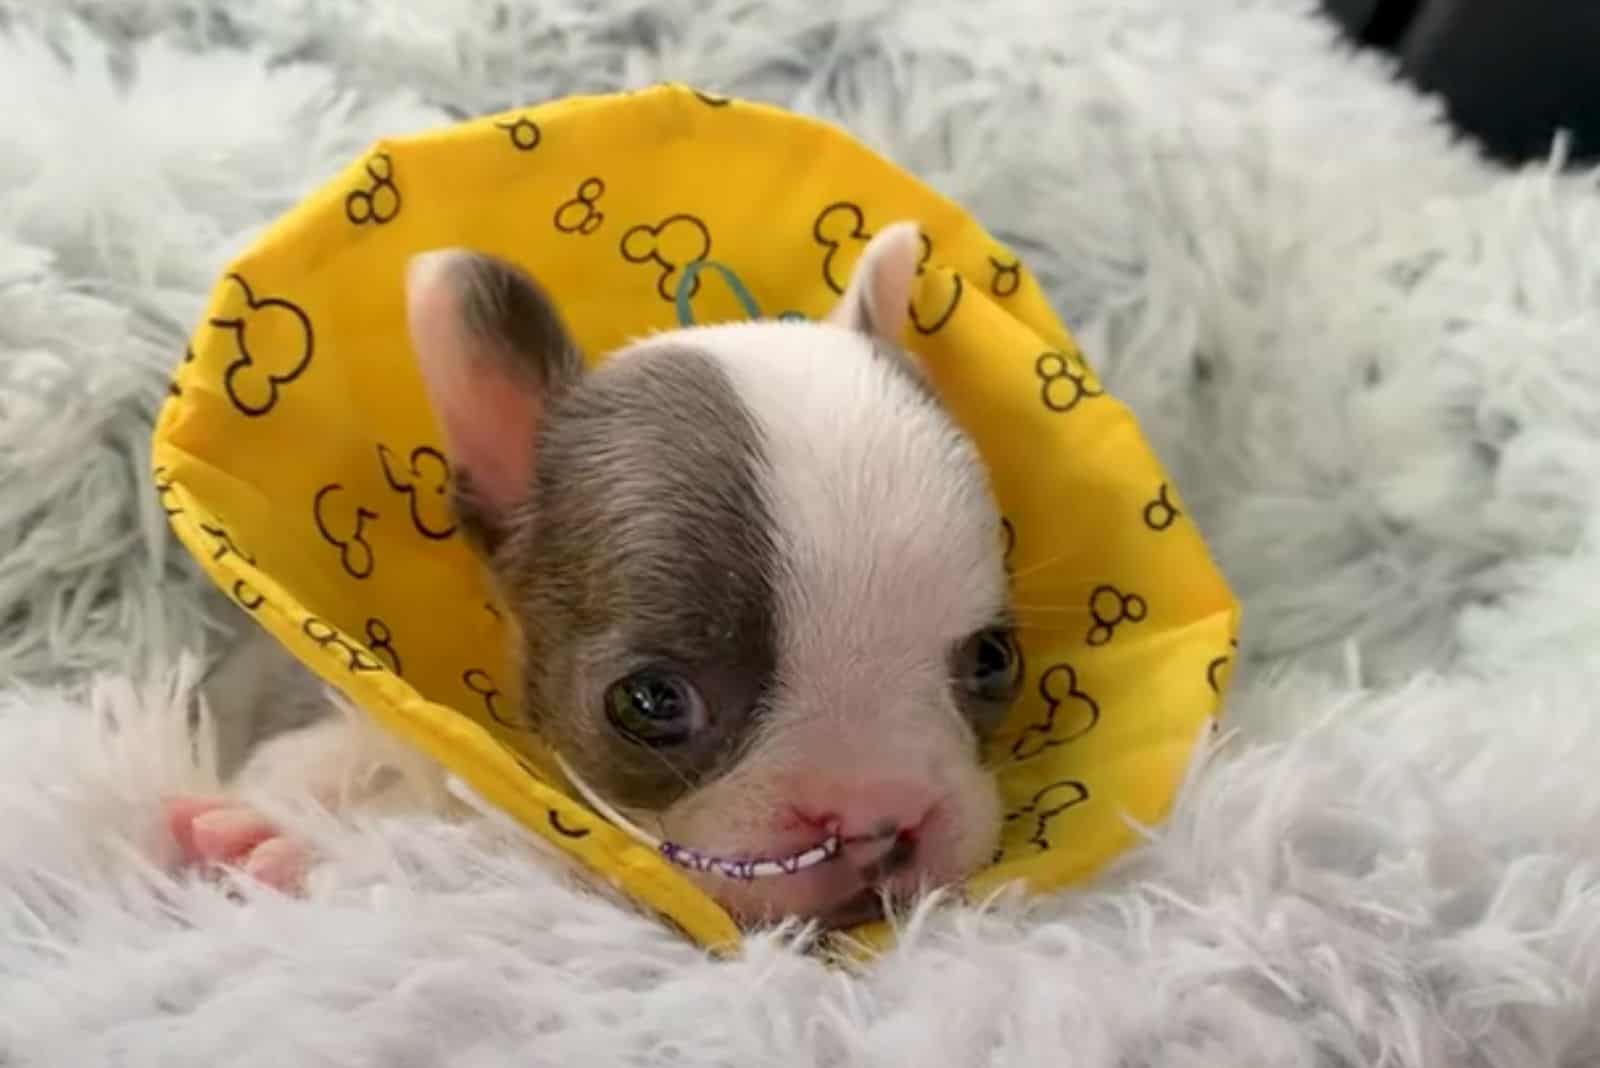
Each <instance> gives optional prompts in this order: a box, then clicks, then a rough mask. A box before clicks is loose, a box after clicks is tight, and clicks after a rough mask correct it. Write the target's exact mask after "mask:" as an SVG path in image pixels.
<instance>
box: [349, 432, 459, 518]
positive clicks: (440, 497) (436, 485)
mask: <svg viewBox="0 0 1600 1068" xmlns="http://www.w3.org/2000/svg"><path fill="white" fill-rule="evenodd" d="M392 455H393V453H391V452H390V451H389V449H388V446H385V445H379V446H378V465H379V466H380V467H382V468H383V479H384V481H385V482H387V483H389V488H390V489H392V490H394V491H395V492H396V493H399V494H401V495H403V496H404V497H405V498H406V501H407V503H408V504H409V505H410V509H411V525H412V526H414V527H416V528H417V533H418V534H421V535H422V536H423V537H424V538H427V539H429V540H430V541H446V540H448V539H449V538H450V537H451V536H452V535H453V534H455V532H456V522H455V513H454V511H452V509H451V505H450V461H448V460H446V459H445V457H444V453H442V452H440V451H439V450H438V449H435V448H432V447H431V446H428V445H418V446H417V447H416V448H414V449H412V450H411V456H410V459H409V466H408V470H409V471H410V473H411V478H412V479H413V481H411V482H406V481H404V480H402V479H400V478H398V477H396V475H395V471H394V468H393V467H392V466H391V465H390V463H389V458H390V457H391V456H392ZM419 460H421V461H426V466H428V467H431V468H432V469H433V471H434V473H435V475H436V477H434V478H430V479H426V480H425V481H424V484H423V485H421V486H420V487H419V484H418V481H417V480H422V479H423V473H422V471H420V470H418V468H417V463H418V461H419ZM424 490H425V491H427V492H428V494H429V496H428V500H430V501H433V502H435V506H436V507H437V509H438V515H436V516H435V517H434V518H435V519H438V518H439V517H440V516H442V517H443V519H442V521H441V522H436V523H429V522H427V520H426V517H424V516H423V514H422V513H423V511H424V510H425V509H424V508H423V506H422V505H421V503H420V496H419V494H420V493H421V492H422V491H424ZM372 518H374V519H376V518H377V516H375V515H374V516H372ZM357 533H359V530H358V531H357Z"/></svg>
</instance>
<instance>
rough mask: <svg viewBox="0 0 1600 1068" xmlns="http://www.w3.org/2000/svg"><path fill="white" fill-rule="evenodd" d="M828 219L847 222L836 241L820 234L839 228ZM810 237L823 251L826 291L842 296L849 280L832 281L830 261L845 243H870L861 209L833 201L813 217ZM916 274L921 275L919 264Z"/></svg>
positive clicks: (854, 205) (823, 273) (832, 260)
mask: <svg viewBox="0 0 1600 1068" xmlns="http://www.w3.org/2000/svg"><path fill="white" fill-rule="evenodd" d="M830 219H834V220H845V221H848V222H849V224H850V225H849V229H848V230H846V231H845V232H844V233H843V234H840V235H839V236H838V237H833V236H830V234H829V233H825V232H824V230H825V229H826V230H827V231H831V232H832V233H838V230H839V226H840V223H839V222H829V220H830ZM811 237H812V239H813V240H815V241H816V243H817V244H819V245H821V246H822V247H823V249H824V250H825V251H824V252H823V254H822V281H823V282H824V283H825V284H826V285H827V287H828V288H829V289H831V290H833V291H834V292H835V293H837V294H839V295H840V296H843V295H844V290H845V286H846V285H848V284H849V282H850V279H849V278H848V277H846V278H844V279H843V280H842V281H841V280H839V279H836V278H835V277H834V272H833V268H834V262H835V261H834V257H835V256H837V255H838V254H839V249H840V247H841V246H842V245H843V244H844V243H845V242H846V241H857V242H860V243H861V244H866V243H867V242H868V241H870V240H871V239H872V235H871V234H870V233H868V232H867V217H866V215H864V214H863V213H862V211H861V205H859V204H854V203H851V202H850V201H848V200H836V201H834V202H833V203H832V204H829V205H828V206H827V207H825V208H823V209H822V210H821V211H820V212H818V213H817V217H816V220H815V221H813V222H812V224H811ZM918 271H919V272H920V271H921V265H920V264H919V265H918Z"/></svg>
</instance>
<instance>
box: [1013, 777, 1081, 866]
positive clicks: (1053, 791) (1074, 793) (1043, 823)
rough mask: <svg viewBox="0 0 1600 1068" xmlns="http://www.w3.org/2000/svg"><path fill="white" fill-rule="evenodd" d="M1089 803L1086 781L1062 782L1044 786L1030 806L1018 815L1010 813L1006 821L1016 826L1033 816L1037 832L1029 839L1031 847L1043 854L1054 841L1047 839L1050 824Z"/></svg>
mask: <svg viewBox="0 0 1600 1068" xmlns="http://www.w3.org/2000/svg"><path fill="white" fill-rule="evenodd" d="M1087 800H1089V787H1087V786H1086V785H1084V784H1083V782H1082V781H1080V780H1078V779H1058V780H1056V781H1055V782H1053V783H1050V784H1049V785H1048V786H1044V787H1041V788H1040V789H1039V791H1038V792H1037V793H1035V794H1034V795H1033V799H1032V800H1030V801H1029V802H1028V803H1027V804H1026V805H1023V806H1022V807H1021V808H1019V809H1017V810H1016V811H1015V812H1008V813H1006V815H1005V822H1006V823H1013V822H1015V821H1017V820H1020V819H1023V818H1025V817H1028V816H1032V817H1033V818H1034V825H1033V833H1032V834H1030V835H1029V836H1028V844H1029V845H1032V846H1035V847H1037V848H1038V850H1039V852H1041V853H1046V852H1049V850H1050V839H1049V838H1048V837H1047V834H1048V832H1049V830H1050V821H1051V820H1053V819H1055V818H1056V817H1057V816H1059V815H1061V814H1062V813H1063V812H1066V811H1067V810H1068V809H1072V808H1077V807H1078V806H1079V805H1081V804H1083V803H1084V802H1085V801H1087ZM1047 803H1048V807H1047Z"/></svg>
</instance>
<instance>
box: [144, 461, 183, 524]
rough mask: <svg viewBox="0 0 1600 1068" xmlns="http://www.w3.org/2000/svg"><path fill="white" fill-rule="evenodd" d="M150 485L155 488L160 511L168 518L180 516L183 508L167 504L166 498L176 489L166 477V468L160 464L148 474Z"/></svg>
mask: <svg viewBox="0 0 1600 1068" xmlns="http://www.w3.org/2000/svg"><path fill="white" fill-rule="evenodd" d="M150 483H151V485H153V486H155V488H156V502H157V503H158V504H160V505H161V510H162V511H163V512H165V513H166V514H167V515H168V516H175V515H182V514H183V508H182V507H180V506H177V505H172V504H168V503H167V497H168V496H169V495H170V494H171V493H172V492H173V490H175V489H176V488H177V487H176V486H174V484H173V482H172V479H170V478H168V477H167V466H166V464H162V465H161V466H160V467H157V468H155V469H154V470H152V471H151V472H150Z"/></svg>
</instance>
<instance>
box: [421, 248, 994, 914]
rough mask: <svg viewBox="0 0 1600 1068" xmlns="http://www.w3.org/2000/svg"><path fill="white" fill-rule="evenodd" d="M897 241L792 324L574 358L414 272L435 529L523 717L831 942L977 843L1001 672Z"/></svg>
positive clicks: (474, 266)
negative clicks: (491, 614) (463, 559)
mask: <svg viewBox="0 0 1600 1068" xmlns="http://www.w3.org/2000/svg"><path fill="white" fill-rule="evenodd" d="M918 251H919V241H918V237H917V231H916V228H915V227H914V226H913V225H911V224H899V225H896V226H893V227H890V228H888V229H885V230H883V231H882V232H881V233H880V234H879V235H878V236H877V237H876V238H874V239H873V240H872V241H871V242H870V243H869V245H868V247H867V248H866V250H865V251H864V253H863V255H862V258H861V260H860V264H859V266H858V267H857V269H856V273H855V275H854V277H853V279H852V281H851V283H850V285H849V287H848V289H847V291H846V292H845V294H844V295H843V297H842V298H841V299H840V301H839V303H838V305H837V307H836V308H835V309H834V310H833V312H832V313H831V314H830V315H829V316H828V318H827V321H825V322H820V323H787V322H759V323H745V324H737V325H721V326H709V327H696V328H690V329H684V330H675V331H670V332H666V333H661V334H657V335H654V336H651V337H649V338H648V339H646V340H643V341H640V342H637V343H635V344H632V345H629V346H627V347H625V348H623V349H621V350H620V351H617V352H615V353H613V354H611V355H610V356H609V358H607V359H606V360H604V361H603V362H601V363H599V364H598V366H596V367H595V368H594V369H593V370H586V369H585V366H584V362H583V361H582V360H581V359H580V356H579V354H578V352H577V351H576V349H575V348H574V346H573V343H572V341H571V339H570V338H569V336H568V334H567V331H566V330H565V328H564V326H563V324H562V320H561V317H560V315H559V313H558V312H557V310H556V309H554V308H553V307H551V305H550V303H549V302H548V300H547V299H546V298H545V296H544V295H543V292H542V290H541V289H540V288H539V287H538V286H537V285H536V284H535V283H534V282H533V281H531V280H530V279H528V278H526V277H525V276H523V275H522V274H521V273H520V272H519V271H517V270H516V269H515V268H513V267H511V266H509V265H507V264H505V263H503V262H500V261H497V260H495V259H492V258H489V257H486V256H482V255H477V254H474V253H470V252H466V251H460V250H449V251H443V252H433V253H427V254H424V255H422V256H419V257H417V258H416V259H415V260H413V262H412V264H411V266H410V268H409V270H408V275H407V290H408V308H409V318H410V327H411V332H412V338H413V343H414V347H415V349H416V352H417V356H418V359H419V362H420V366H421V371H422V376H423V379H424V382H425V383H426V387H427V391H428V395H429V397H430V400H431V403H432V405H433V408H434V411H435V414H436V416H437V418H438V422H439V424H440V426H441V427H442V429H443V432H444V435H445V438H446V444H447V446H448V449H449V452H450V454H451V456H452V459H453V461H454V464H455V468H456V475H457V486H456V498H455V501H456V508H457V511H458V514H459V517H460V519H461V522H462V526H463V529H464V530H466V531H467V532H468V534H469V536H470V537H471V538H472V540H473V541H474V543H475V545H476V546H477V548H478V550H479V552H480V553H481V554H482V556H483V557H484V559H485V560H486V561H487V563H488V565H489V568H490V570H491V571H492V573H493V575H494V578H495V580H496V581H497V583H498V584H499V586H500V588H501V590H502V593H503V595H504V597H505V599H506V601H507V603H508V604H510V605H511V606H513V607H514V610H515V612H516V614H517V616H518V619H519V622H520V630H521V633H520V639H519V640H520V648H519V655H520V657H521V660H522V676H523V686H524V688H525V701H524V709H525V714H526V715H527V716H528V717H529V718H530V720H531V721H532V723H533V724H534V725H535V726H536V727H537V729H538V730H539V731H540V732H541V734H542V735H543V736H544V737H545V738H546V739H547V740H548V741H549V742H550V743H551V744H552V745H553V746H554V747H555V748H556V749H557V750H558V751H560V753H561V754H562V756H563V757H564V758H565V760H566V761H567V762H568V764H569V765H570V766H571V768H572V769H573V771H574V772H576V773H577V775H578V776H579V777H580V778H581V779H582V780H584V781H585V782H586V783H587V784H588V786H589V787H590V788H591V789H593V790H594V791H596V792H597V793H599V794H600V795H602V796H603V797H604V798H605V799H606V800H607V801H608V802H609V803H610V804H612V805H614V806H616V807H617V808H618V809H619V810H621V811H622V812H624V813H625V814H627V815H628V816H629V817H630V818H631V819H633V820H634V821H635V822H637V823H639V824H640V825H642V826H643V827H645V828H647V829H649V830H650V831H652V832H654V833H656V834H659V835H660V836H661V837H662V838H663V839H668V840H671V841H673V842H675V843H680V844H683V845H685V846H688V847H692V848H693V849H696V850H699V851H702V852H705V853H710V854H715V855H717V856H720V857H726V858H731V859H740V860H743V859H748V860H755V859H760V858H775V857H785V856H793V855H795V854H797V853H801V852H803V851H805V850H806V849H807V848H808V847H811V846H815V845H817V844H819V843H821V842H824V841H826V840H828V839H829V838H830V836H837V839H838V841H840V842H842V843H843V845H842V849H840V851H839V853H838V855H837V856H835V857H834V858H833V859H832V860H830V861H828V862H826V863H822V864H819V865H816V866H815V867H809V868H806V869H804V870H802V871H799V872H796V873H794V874H789V875H784V876H782V877H777V878H768V879H757V880H753V881H740V880H736V879H732V878H728V877H726V876H724V875H720V874H715V873H707V874H701V875H697V876H695V877H696V878H697V879H699V880H700V882H701V884H702V885H703V887H704V888H705V889H706V890H707V891H708V892H709V893H711V894H712V895H713V896H714V897H716V898H717V899H718V900H719V901H721V902H722V903H723V904H724V905H725V906H726V907H727V908H729V909H730V910H731V911H732V912H733V913H734V914H735V915H736V916H738V917H739V918H740V919H741V920H743V921H745V922H759V921H763V920H767V919H774V918H778V917H781V916H786V915H798V916H804V917H810V918H816V919H820V920H822V921H823V922H824V923H836V924H845V923H851V922H856V921H858V920H861V919H863V918H865V917H866V915H867V914H869V913H870V911H871V909H872V907H873V906H874V905H875V903H876V902H877V901H878V900H879V899H880V895H881V893H882V892H883V891H885V890H887V891H888V892H890V893H891V894H896V893H899V894H905V893H910V892H913V891H915V890H917V889H919V888H922V887H925V886H932V885H939V884H943V883H947V882H951V881H954V880H957V879H959V878H961V877H963V876H965V875H966V874H969V873H970V872H971V871H973V870H975V869H976V868H977V867H979V866H981V865H982V864H983V862H984V861H985V860H986V859H987V858H988V857H989V856H990V854H991V853H992V851H993V849H994V846H995V842H996V838H997V835H998V831H999V806H998V796H997V792H996V789H995V785H994V782H993V780H992V778H991V776H990V775H989V774H988V773H987V772H986V771H985V770H984V768H983V767H982V766H981V764H980V760H979V749H980V744H981V742H982V740H983V738H984V737H985V735H986V734H987V733H988V732H989V731H990V729H991V728H992V727H993V726H994V725H995V723H996V722H997V721H998V719H999V718H1000V717H1001V716H1002V715H1003V713H1004V712H1005V710H1006V709H1007V707H1008V706H1009V705H1010V703H1011V701H1012V699H1013V698H1014V696H1015V691H1016V688H1017V684H1018V678H1019V663H1018V656H1017V651H1016V646H1015V644H1014V641H1013V639H1012V634H1011V630H1010V624H1009V612H1008V609H1009V604H1008V593H1007V582H1006V577H1005V573H1004V569H1003V566H1002V561H1001V536H1000V520H999V516H998V514H997V510H996V506H995V503H994V500H993V498H992V495H991V493H990V489H989V484H988V480H987V476H986V473H985V471H984V468H983V466H982V464H981V462H980V460H979V457H978V455H977V452H976V450H975V449H974V447H973V445H972V443H971V442H970V441H969V440H968V438H967V437H966V436H965V435H964V434H963V433H962V432H961V431H959V430H958V429H957V428H956V426H955V425H954V423H953V422H952V421H951V419H950V418H949V416H948V415H947V414H946V412H945V411H944V410H943V408H942V407H941V405H940V403H939V400H938V398H937V397H936V396H935V395H934V393H933V392H932V390H931V389H930V388H929V386H928V384H927V383H926V382H925V380H924V379H923V378H922V376H921V373H920V371H919V368H918V367H917V365H916V364H915V363H914V362H913V359H912V357H911V356H909V354H907V353H906V352H904V351H903V350H902V349H901V348H900V347H899V346H898V344H897V342H896V339H897V338H898V337H899V336H900V333H901V330H902V328H903V326H904V320H905V316H906V314H907V312H906V309H907V308H908V306H909V297H910V290H911V285H912V281H913V278H914V274H915V265H916V259H917V254H918Z"/></svg>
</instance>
